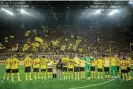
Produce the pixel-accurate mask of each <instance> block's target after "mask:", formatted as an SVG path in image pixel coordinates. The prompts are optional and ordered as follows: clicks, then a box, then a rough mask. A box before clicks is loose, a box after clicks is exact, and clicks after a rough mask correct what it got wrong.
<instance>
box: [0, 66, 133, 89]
mask: <svg viewBox="0 0 133 89" xmlns="http://www.w3.org/2000/svg"><path fill="white" fill-rule="evenodd" d="M19 72H20V78H21V80H22V81H21V82H17V81H15V82H13V83H12V82H11V81H4V82H0V89H72V88H73V89H89V88H90V89H133V80H131V81H123V80H121V79H116V80H112V81H110V80H107V79H99V80H98V79H94V80H57V79H47V80H42V79H40V80H36V81H35V80H31V81H30V80H29V81H25V77H24V66H20V67H19ZM4 73H5V66H4V65H1V66H0V81H1V80H2V79H3V75H4ZM131 74H132V77H133V72H131ZM108 81H109V82H108Z"/></svg>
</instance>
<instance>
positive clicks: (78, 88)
mask: <svg viewBox="0 0 133 89" xmlns="http://www.w3.org/2000/svg"><path fill="white" fill-rule="evenodd" d="M114 80H115V79H112V80H109V81H107V82H103V83H99V84H93V85H89V86H83V87H76V88H69V89H81V88H86V87H92V86H98V85H103V84H106V83H109V82H111V81H114Z"/></svg>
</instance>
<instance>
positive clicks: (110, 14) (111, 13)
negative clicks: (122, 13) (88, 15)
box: [108, 10, 118, 16]
mask: <svg viewBox="0 0 133 89" xmlns="http://www.w3.org/2000/svg"><path fill="white" fill-rule="evenodd" d="M116 13H118V10H113V11H111V12H110V13H109V14H108V15H109V16H112V15H114V14H116Z"/></svg>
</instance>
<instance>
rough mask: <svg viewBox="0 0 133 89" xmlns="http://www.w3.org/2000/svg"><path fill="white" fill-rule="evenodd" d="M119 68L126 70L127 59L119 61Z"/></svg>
mask: <svg viewBox="0 0 133 89" xmlns="http://www.w3.org/2000/svg"><path fill="white" fill-rule="evenodd" d="M120 67H121V70H127V61H126V60H122V61H121V63H120Z"/></svg>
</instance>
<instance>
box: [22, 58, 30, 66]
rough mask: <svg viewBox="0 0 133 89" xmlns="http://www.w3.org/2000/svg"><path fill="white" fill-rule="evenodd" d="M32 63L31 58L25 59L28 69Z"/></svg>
mask: <svg viewBox="0 0 133 89" xmlns="http://www.w3.org/2000/svg"><path fill="white" fill-rule="evenodd" d="M31 62H32V60H31V58H28V57H27V58H25V59H24V66H25V67H28V66H31Z"/></svg>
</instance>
